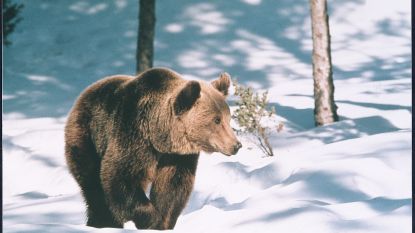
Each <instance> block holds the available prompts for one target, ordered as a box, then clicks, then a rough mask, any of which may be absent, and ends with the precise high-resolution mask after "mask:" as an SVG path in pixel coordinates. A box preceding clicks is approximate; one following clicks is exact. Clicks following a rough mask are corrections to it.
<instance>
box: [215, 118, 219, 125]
mask: <svg viewBox="0 0 415 233" xmlns="http://www.w3.org/2000/svg"><path fill="white" fill-rule="evenodd" d="M215 124H217V125H219V124H220V118H219V117H216V118H215Z"/></svg>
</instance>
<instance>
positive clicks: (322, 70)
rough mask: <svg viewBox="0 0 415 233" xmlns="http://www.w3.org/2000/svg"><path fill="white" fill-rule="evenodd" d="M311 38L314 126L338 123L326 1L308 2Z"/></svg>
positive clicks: (312, 0)
mask: <svg viewBox="0 0 415 233" xmlns="http://www.w3.org/2000/svg"><path fill="white" fill-rule="evenodd" d="M310 6H311V31H312V38H313V78H314V119H315V124H316V126H320V125H325V124H329V123H332V122H335V121H338V118H339V117H338V115H337V106H336V104H335V102H334V84H333V76H332V65H331V54H330V53H331V51H330V31H329V20H328V15H327V2H326V0H310Z"/></svg>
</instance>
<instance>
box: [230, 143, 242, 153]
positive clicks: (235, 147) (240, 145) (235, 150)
mask: <svg viewBox="0 0 415 233" xmlns="http://www.w3.org/2000/svg"><path fill="white" fill-rule="evenodd" d="M241 147H242V144H241V143H240V142H239V141H237V142H236V144H235V145H233V151H232V155H234V154H236V153H238V151H239V149H241Z"/></svg>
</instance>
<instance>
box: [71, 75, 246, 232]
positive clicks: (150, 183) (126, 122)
mask: <svg viewBox="0 0 415 233" xmlns="http://www.w3.org/2000/svg"><path fill="white" fill-rule="evenodd" d="M229 85H230V78H229V76H228V75H227V74H226V73H224V74H222V75H221V76H220V77H219V78H218V79H217V80H215V81H213V82H212V83H210V84H209V83H206V82H203V81H187V80H184V79H183V78H181V76H180V75H179V74H178V73H176V72H174V71H172V70H170V69H166V68H153V69H149V70H147V71H145V72H143V73H141V74H139V75H138V76H136V77H132V76H112V77H108V78H105V79H103V80H100V81H98V82H96V83H94V84H92V85H91V86H89V87H88V88H87V89H86V90H85V91H84V92H83V93H82V94H81V95H80V96H79V97H78V99H77V101H76V102H75V104H74V106H73V108H72V110H71V112H70V114H69V117H68V120H67V124H66V127H65V157H66V161H67V164H68V167H69V170H70V172H71V174H72V175H73V176H74V178H75V180H76V181H77V182H78V184H79V186H80V188H81V190H82V195H83V197H84V200H85V203H86V206H87V217H88V219H87V225H88V226H93V227H117V228H122V227H123V224H124V223H125V222H126V221H130V220H132V221H133V222H134V223H135V225H136V227H137V228H138V229H173V227H174V226H175V224H176V221H177V218H178V216H179V215H180V213H181V211H182V210H183V208H184V207H185V205H186V202H187V201H188V199H189V195H190V193H191V191H192V189H193V183H194V178H195V172H196V167H197V163H198V158H199V153H200V151H205V152H208V153H211V152H221V153H223V154H225V155H233V154H236V153H237V151H238V149H239V148H240V147H241V143H240V142H239V141H238V140H237V138H236V137H235V134H234V132H233V130H232V128H231V127H230V111H229V107H228V105H227V104H226V102H225V97H226V96H227V94H228V88H229ZM149 187H151V190H150V195H149V198H148V197H147V196H146V193H145V191H146V190H147V189H148V188H149Z"/></svg>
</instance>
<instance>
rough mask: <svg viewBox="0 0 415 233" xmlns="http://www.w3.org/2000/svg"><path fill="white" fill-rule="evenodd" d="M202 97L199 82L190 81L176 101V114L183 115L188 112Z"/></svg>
mask: <svg viewBox="0 0 415 233" xmlns="http://www.w3.org/2000/svg"><path fill="white" fill-rule="evenodd" d="M199 97H200V84H199V82H197V81H190V82H188V83H187V84H186V86H185V87H184V88H183V89H182V90H181V91H180V92H179V94H178V95H177V97H176V100H175V101H174V105H173V107H174V113H175V114H176V115H181V114H183V113H184V112H186V111H188V110H189V109H190V108H192V106H193V105H194V104H195V102H196V100H197V99H198V98H199Z"/></svg>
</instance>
